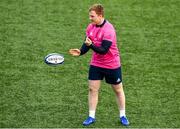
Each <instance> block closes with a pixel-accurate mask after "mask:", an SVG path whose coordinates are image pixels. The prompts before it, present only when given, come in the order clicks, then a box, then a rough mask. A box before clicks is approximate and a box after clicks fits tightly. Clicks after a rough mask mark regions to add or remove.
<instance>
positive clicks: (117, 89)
mask: <svg viewBox="0 0 180 129" xmlns="http://www.w3.org/2000/svg"><path fill="white" fill-rule="evenodd" d="M113 89H114V92H115V93H116V94H121V93H124V90H123V86H122V85H115V86H113Z"/></svg>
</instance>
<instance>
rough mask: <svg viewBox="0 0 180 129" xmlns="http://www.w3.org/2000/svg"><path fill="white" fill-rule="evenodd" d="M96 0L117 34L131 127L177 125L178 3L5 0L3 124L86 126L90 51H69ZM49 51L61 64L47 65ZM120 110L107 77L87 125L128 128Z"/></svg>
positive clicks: (0, 42) (1, 2)
mask: <svg viewBox="0 0 180 129" xmlns="http://www.w3.org/2000/svg"><path fill="white" fill-rule="evenodd" d="M96 2H98V3H102V4H103V5H104V7H105V13H106V14H105V15H106V18H107V19H108V20H109V21H110V22H111V23H113V25H114V27H115V28H116V31H117V38H118V39H117V40H118V46H119V48H120V50H121V58H122V70H123V83H124V86H125V87H124V90H125V93H126V101H127V102H126V108H127V109H126V110H127V116H128V118H129V120H130V122H131V125H130V127H132V128H136V127H138V128H142V127H143V128H152V127H156V128H157V127H158V128H178V127H180V88H179V86H180V43H179V41H180V22H179V21H180V14H179V12H180V8H179V7H180V1H179V0H111V2H110V1H108V0H98V1H95V0H92V1H86V0H85V1H81V0H0V46H1V47H0V55H1V56H0V127H1V128H17V127H18V128H40V127H41V128H63V127H64V128H73V127H76V128H83V126H82V125H81V124H82V121H83V120H84V119H85V118H86V117H87V114H88V106H87V93H88V86H87V73H88V65H89V60H90V57H91V52H89V53H88V54H86V55H85V56H82V57H77V58H75V57H71V56H70V55H69V54H68V50H69V49H70V48H79V47H80V46H81V44H82V41H83V39H84V36H85V29H86V26H87V24H88V23H89V20H88V11H87V9H88V7H89V6H90V5H91V4H93V3H96ZM52 52H58V53H61V54H64V56H65V62H64V64H63V65H61V66H58V67H50V66H47V65H46V64H44V62H43V59H44V56H46V55H47V54H49V53H52ZM118 114H119V112H118V109H117V105H116V102H115V95H114V93H113V91H112V89H111V87H110V86H109V85H107V84H106V83H104V82H103V83H102V87H101V91H100V99H99V104H98V108H97V115H96V118H97V122H96V123H95V124H94V125H92V126H90V127H91V128H100V127H102V128H123V126H121V125H120V124H119V119H118Z"/></svg>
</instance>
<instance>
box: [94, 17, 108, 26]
mask: <svg viewBox="0 0 180 129" xmlns="http://www.w3.org/2000/svg"><path fill="white" fill-rule="evenodd" d="M105 23H106V20H105V19H104V21H103V23H102V24H101V25H96V27H103V25H104V24H105Z"/></svg>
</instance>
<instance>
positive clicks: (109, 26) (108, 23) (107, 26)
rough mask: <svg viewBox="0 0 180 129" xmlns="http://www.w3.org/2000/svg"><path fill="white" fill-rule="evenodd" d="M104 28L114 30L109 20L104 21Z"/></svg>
mask: <svg viewBox="0 0 180 129" xmlns="http://www.w3.org/2000/svg"><path fill="white" fill-rule="evenodd" d="M105 29H106V30H114V31H115V29H114V26H113V25H112V24H111V23H110V22H109V21H107V22H106V24H105Z"/></svg>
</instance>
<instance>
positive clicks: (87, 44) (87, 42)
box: [85, 37, 92, 46]
mask: <svg viewBox="0 0 180 129" xmlns="http://www.w3.org/2000/svg"><path fill="white" fill-rule="evenodd" d="M85 44H86V46H90V45H91V44H92V41H91V39H90V38H88V37H86V41H85Z"/></svg>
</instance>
